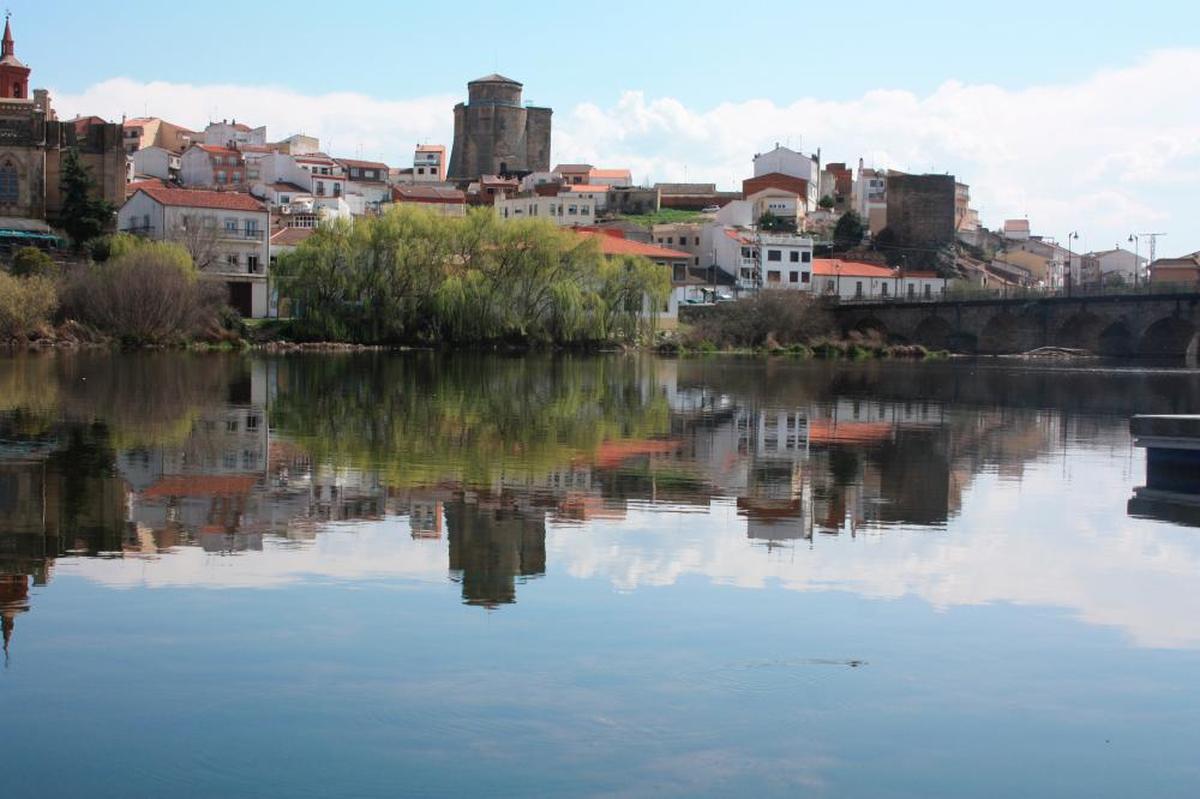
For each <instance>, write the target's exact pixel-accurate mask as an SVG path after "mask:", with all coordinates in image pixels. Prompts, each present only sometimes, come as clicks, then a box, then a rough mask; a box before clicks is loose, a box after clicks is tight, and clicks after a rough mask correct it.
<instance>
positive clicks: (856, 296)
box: [811, 258, 946, 300]
mask: <svg viewBox="0 0 1200 799" xmlns="http://www.w3.org/2000/svg"><path fill="white" fill-rule="evenodd" d="M812 273H813V277H812V289H811V290H812V291H813V292H814V293H816V294H821V295H826V296H836V297H838V298H840V299H842V300H863V299H875V300H888V299H900V300H930V299H934V298H937V297H940V296H941V295H942V294H943V293H945V290H946V280H945V279H944V278H941V277H938V276H937V274H936V273H934V272H901V271H899V270H896V269H891V268H890V267H887V266H881V265H879V264H864V263H859V262H856V261H844V260H842V259H840V258H817V259H814V261H813V268H812Z"/></svg>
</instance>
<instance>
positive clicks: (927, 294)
mask: <svg viewBox="0 0 1200 799" xmlns="http://www.w3.org/2000/svg"><path fill="white" fill-rule="evenodd" d="M932 296H933V287H932V286H930V285H929V284H928V283H926V284H925V299H929V298H930V297H932Z"/></svg>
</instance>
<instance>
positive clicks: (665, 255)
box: [573, 229, 692, 261]
mask: <svg viewBox="0 0 1200 799" xmlns="http://www.w3.org/2000/svg"><path fill="white" fill-rule="evenodd" d="M573 232H574V233H575V234H576V235H577V236H586V237H588V238H591V239H595V240H596V241H598V242H599V243H600V252H601V253H602V254H604V255H610V256H611V255H641V256H643V257H645V258H649V259H650V260H652V261H654V260H671V261H676V260H679V259H683V260H691V257H692V256H691V255H690V254H688V253H686V252H680V251H679V250H669V249H667V248H666V247H659V246H658V245H656V244H643V243H642V242H640V241H633V240H631V239H627V238H625V234H624V233H623V232H621V231H620V230H595V229H590V230H576V231H573Z"/></svg>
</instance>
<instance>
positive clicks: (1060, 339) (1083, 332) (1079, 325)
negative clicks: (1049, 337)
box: [1053, 311, 1107, 352]
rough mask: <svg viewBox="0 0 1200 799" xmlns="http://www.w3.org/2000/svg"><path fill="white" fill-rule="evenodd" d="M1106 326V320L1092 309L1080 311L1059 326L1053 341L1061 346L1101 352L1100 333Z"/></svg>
mask: <svg viewBox="0 0 1200 799" xmlns="http://www.w3.org/2000/svg"><path fill="white" fill-rule="evenodd" d="M1106 326H1107V322H1106V320H1104V319H1102V318H1100V317H1099V316H1097V315H1096V314H1094V313H1092V312H1091V311H1080V312H1079V313H1077V314H1073V315H1072V316H1070V317H1068V318H1067V320H1066V321H1064V322H1063V323H1062V324H1061V325H1059V326H1058V330H1057V331H1055V333H1054V342H1053V343H1054V344H1056V345H1057V346H1059V347H1071V348H1073V349H1080V350H1090V351H1091V352H1099V350H1100V334H1101V333H1102V332H1104V328H1105V327H1106Z"/></svg>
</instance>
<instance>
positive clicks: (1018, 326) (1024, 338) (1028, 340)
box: [977, 311, 1042, 355]
mask: <svg viewBox="0 0 1200 799" xmlns="http://www.w3.org/2000/svg"><path fill="white" fill-rule="evenodd" d="M1041 343H1042V342H1041V326H1040V325H1039V324H1038V322H1037V320H1036V319H1032V318H1030V317H1028V316H1021V315H1016V314H1012V313H1009V312H1007V311H1001V312H1000V313H998V314H996V315H995V316H993V317H991V318H990V319H988V321H987V324H985V325H984V326H983V330H981V331H980V332H979V340H978V343H977V347H978V350H979V352H981V353H983V354H985V355H1003V354H1008V353H1014V352H1025V351H1027V350H1031V349H1033V348H1035V347H1037V346H1039V345H1040V344H1041Z"/></svg>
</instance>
